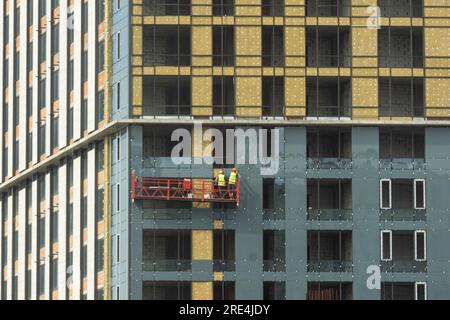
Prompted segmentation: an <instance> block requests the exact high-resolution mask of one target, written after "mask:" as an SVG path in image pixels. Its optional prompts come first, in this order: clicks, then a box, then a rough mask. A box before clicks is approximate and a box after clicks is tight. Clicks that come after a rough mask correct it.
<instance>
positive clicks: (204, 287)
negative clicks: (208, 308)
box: [192, 282, 213, 300]
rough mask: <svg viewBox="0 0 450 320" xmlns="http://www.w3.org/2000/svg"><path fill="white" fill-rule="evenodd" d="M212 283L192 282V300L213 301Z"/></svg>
mask: <svg viewBox="0 0 450 320" xmlns="http://www.w3.org/2000/svg"><path fill="white" fill-rule="evenodd" d="M212 299H213V283H212V282H192V300H212Z"/></svg>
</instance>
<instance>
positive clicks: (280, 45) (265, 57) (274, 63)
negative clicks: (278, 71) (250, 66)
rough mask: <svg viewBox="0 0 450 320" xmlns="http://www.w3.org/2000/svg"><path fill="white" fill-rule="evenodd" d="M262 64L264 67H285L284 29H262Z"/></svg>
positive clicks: (278, 27)
mask: <svg viewBox="0 0 450 320" xmlns="http://www.w3.org/2000/svg"><path fill="white" fill-rule="evenodd" d="M262 63H263V67H282V66H284V31H283V27H281V26H270V27H269V26H263V27H262Z"/></svg>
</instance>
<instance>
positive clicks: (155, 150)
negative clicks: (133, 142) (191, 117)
mask: <svg viewBox="0 0 450 320" xmlns="http://www.w3.org/2000/svg"><path fill="white" fill-rule="evenodd" d="M176 129H186V130H188V128H187V127H170V126H161V127H144V130H143V141H142V146H143V148H142V152H143V154H142V156H143V159H144V162H145V161H147V159H149V161H154V159H153V158H169V157H172V150H173V148H174V147H175V146H176V145H177V144H178V141H171V137H172V133H173V131H174V130H176ZM180 156H185V155H184V154H183V153H182V154H181V155H180Z"/></svg>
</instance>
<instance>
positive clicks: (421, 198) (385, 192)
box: [380, 179, 426, 220]
mask: <svg viewBox="0 0 450 320" xmlns="http://www.w3.org/2000/svg"><path fill="white" fill-rule="evenodd" d="M380 208H381V209H383V210H391V211H392V214H397V215H401V217H404V218H405V217H406V216H408V215H412V214H413V213H417V212H416V211H422V212H423V213H424V211H425V209H426V192H425V180H424V179H381V180H380ZM388 214H389V212H388ZM407 220H410V219H407Z"/></svg>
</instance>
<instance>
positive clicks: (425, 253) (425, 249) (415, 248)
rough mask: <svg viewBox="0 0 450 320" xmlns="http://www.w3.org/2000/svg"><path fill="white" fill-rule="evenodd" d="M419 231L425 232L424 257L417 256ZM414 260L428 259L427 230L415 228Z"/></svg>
mask: <svg viewBox="0 0 450 320" xmlns="http://www.w3.org/2000/svg"><path fill="white" fill-rule="evenodd" d="M419 233H422V234H423V242H424V243H423V259H418V258H417V235H418V234H419ZM414 260H415V261H427V232H426V231H425V230H415V231H414Z"/></svg>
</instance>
